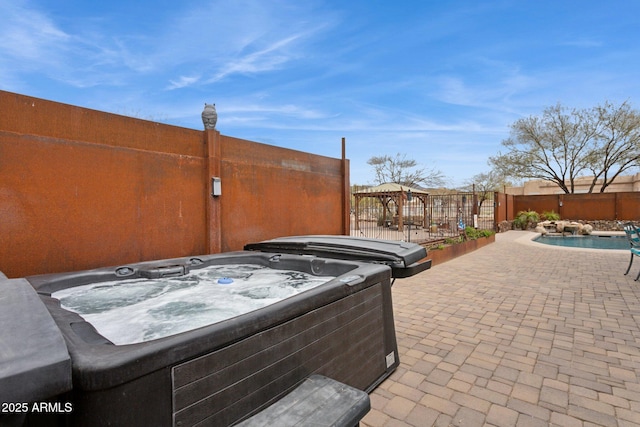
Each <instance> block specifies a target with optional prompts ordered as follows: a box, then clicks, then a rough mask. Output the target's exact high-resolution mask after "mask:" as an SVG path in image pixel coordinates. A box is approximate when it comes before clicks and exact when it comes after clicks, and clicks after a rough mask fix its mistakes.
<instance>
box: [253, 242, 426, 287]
mask: <svg viewBox="0 0 640 427" xmlns="http://www.w3.org/2000/svg"><path fill="white" fill-rule="evenodd" d="M244 249H245V250H247V251H262V252H283V253H289V254H296V255H314V256H317V257H321V258H337V259H344V260H353V261H363V262H369V263H376V264H386V265H388V266H389V267H391V275H392V277H394V278H403V277H410V276H413V275H415V274H418V273H420V272H421V271H424V270H427V269H429V268H430V267H431V260H425V258H426V257H427V250H426V249H425V248H424V247H422V246H420V245H418V244H416V243H409V242H400V241H396V240H378V239H367V238H360V237H350V236H331V235H309V236H289V237H279V238H276V239H272V240H265V241H263V242H259V243H249V244H248V245H246V246H245V247H244Z"/></svg>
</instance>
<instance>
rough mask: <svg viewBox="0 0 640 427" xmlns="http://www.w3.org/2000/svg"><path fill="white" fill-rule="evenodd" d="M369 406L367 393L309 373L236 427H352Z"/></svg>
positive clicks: (358, 421) (367, 410)
mask: <svg viewBox="0 0 640 427" xmlns="http://www.w3.org/2000/svg"><path fill="white" fill-rule="evenodd" d="M369 409H371V402H370V401H369V395H368V394H367V393H365V392H364V391H362V390H358V389H356V388H353V387H350V386H348V385H346V384H342V383H340V382H338V381H335V380H333V379H331V378H327V377H325V376H322V375H311V376H310V377H309V378H307V379H306V380H304V381H303V382H302V384H300V385H299V386H298V387H296V388H295V389H294V390H293V391H292V392H291V393H289V394H287V395H286V396H284V397H283V398H282V399H280V400H278V401H277V402H275V403H274V404H272V405H271V406H269V407H268V408H266V409H264V410H262V411H261V412H258V413H257V414H255V415H254V416H252V417H251V418H249V419H247V420H245V421H243V422H241V423H240V424H237V426H238V427H264V426H274V425H278V426H282V427H293V426H304V425H313V426H317V427H323V426H326V427H329V426H332V427H334V426H335V427H338V426H344V427H353V426H357V425H358V424H359V423H360V420H361V419H362V418H363V417H364V416H365V415H366V414H367V412H369Z"/></svg>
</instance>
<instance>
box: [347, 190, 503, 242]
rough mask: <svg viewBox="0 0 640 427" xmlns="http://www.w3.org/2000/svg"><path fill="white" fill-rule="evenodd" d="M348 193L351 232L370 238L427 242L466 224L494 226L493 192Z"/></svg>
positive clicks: (457, 232) (452, 233)
mask: <svg viewBox="0 0 640 427" xmlns="http://www.w3.org/2000/svg"><path fill="white" fill-rule="evenodd" d="M361 191H362V189H361V188H354V189H353V190H352V197H351V203H352V205H351V206H352V208H351V235H352V236H360V237H368V238H373V239H385V240H401V241H410V242H417V243H421V242H428V241H433V240H440V239H444V238H447V237H457V236H459V235H460V231H461V230H463V229H464V228H465V227H466V226H470V227H476V228H480V229H491V230H493V229H494V200H493V193H490V194H489V195H488V196H487V197H486V198H479V197H478V194H475V193H456V194H441V195H435V194H434V195H432V194H429V195H426V194H422V195H412V196H411V199H410V200H409V197H407V195H406V193H405V194H398V193H397V192H389V193H380V192H377V193H375V195H372V196H367V195H362V193H361Z"/></svg>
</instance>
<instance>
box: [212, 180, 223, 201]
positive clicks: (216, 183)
mask: <svg viewBox="0 0 640 427" xmlns="http://www.w3.org/2000/svg"><path fill="white" fill-rule="evenodd" d="M221 194H222V183H221V181H220V178H219V177H217V176H214V177H213V178H211V195H212V196H213V197H218V196H220V195H221Z"/></svg>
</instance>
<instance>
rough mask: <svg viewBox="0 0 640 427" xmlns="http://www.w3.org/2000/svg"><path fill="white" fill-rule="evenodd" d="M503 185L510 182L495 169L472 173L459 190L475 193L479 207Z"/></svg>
mask: <svg viewBox="0 0 640 427" xmlns="http://www.w3.org/2000/svg"><path fill="white" fill-rule="evenodd" d="M505 185H511V183H510V182H508V181H507V179H506V178H505V177H504V176H502V175H500V174H499V173H498V172H497V171H495V170H491V171H489V172H483V173H479V174H477V175H474V176H473V178H471V179H470V180H468V181H467V183H466V184H465V186H464V187H462V188H461V190H463V191H467V192H470V191H473V192H474V193H476V194H477V196H478V209H480V208H481V207H482V204H483V203H484V202H485V201H487V200H489V199H491V195H492V194H493V193H494V192H496V191H501V190H502V189H503V188H504V186H505Z"/></svg>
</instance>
